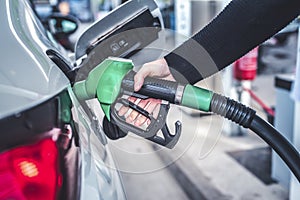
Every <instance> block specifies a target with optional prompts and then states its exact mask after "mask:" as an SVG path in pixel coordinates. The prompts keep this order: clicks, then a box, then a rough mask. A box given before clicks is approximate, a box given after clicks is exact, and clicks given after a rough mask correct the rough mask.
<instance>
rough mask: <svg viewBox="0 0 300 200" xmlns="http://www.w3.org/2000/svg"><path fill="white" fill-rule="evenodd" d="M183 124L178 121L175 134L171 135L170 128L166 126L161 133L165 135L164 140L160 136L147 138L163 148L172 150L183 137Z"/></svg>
mask: <svg viewBox="0 0 300 200" xmlns="http://www.w3.org/2000/svg"><path fill="white" fill-rule="evenodd" d="M181 129H182V128H181V122H180V121H176V123H175V134H170V131H169V128H168V126H167V124H165V125H164V126H163V127H162V129H161V132H162V134H163V136H164V137H163V138H162V137H161V136H159V135H157V134H156V135H154V136H152V137H150V138H147V139H148V140H150V141H152V142H155V143H157V144H160V145H162V146H165V147H167V148H169V149H172V148H173V147H174V146H175V145H176V144H177V142H178V140H179V137H180V135H181Z"/></svg>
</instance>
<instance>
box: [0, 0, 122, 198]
mask: <svg viewBox="0 0 300 200" xmlns="http://www.w3.org/2000/svg"><path fill="white" fill-rule="evenodd" d="M0 23H1V31H0V40H1V42H0V43H1V46H0V52H1V54H0V60H1V64H0V98H1V103H0V120H1V119H5V118H7V117H8V116H17V115H18V113H20V112H23V111H24V110H30V109H33V108H35V107H36V106H38V105H40V104H43V103H45V102H47V101H49V99H52V98H55V97H56V96H57V95H59V94H60V93H62V92H63V91H66V90H67V91H68V94H69V96H70V98H71V101H72V105H73V109H72V116H73V119H72V120H74V121H75V122H76V124H78V126H77V128H76V130H73V132H74V133H75V132H77V133H78V135H79V147H76V146H74V145H72V146H73V147H72V150H74V151H73V152H69V154H72V155H71V156H70V157H73V159H74V157H76V156H74V155H78V162H77V161H73V162H71V161H70V162H66V163H69V164H71V163H73V164H76V165H77V166H73V167H72V166H68V167H69V169H72V170H73V171H72V170H71V171H69V172H68V173H69V174H70V176H77V178H75V179H72V180H78V184H76V183H72V184H71V185H70V187H76V189H74V190H72V189H68V191H72V192H74V191H75V192H76V191H78V194H77V192H76V194H75V195H67V196H69V197H71V199H74V198H73V197H76V198H75V199H108V200H112V199H125V195H124V190H123V187H122V184H121V181H120V177H119V174H118V171H117V170H116V167H115V164H114V162H113V160H112V157H111V156H110V153H109V150H108V148H107V145H106V143H107V141H106V138H105V134H104V132H103V131H102V128H101V126H100V125H99V121H98V119H94V118H93V119H91V117H90V116H89V115H88V114H87V113H86V111H85V110H84V109H83V108H82V106H81V104H80V103H79V102H78V100H77V99H76V96H75V95H74V93H73V90H72V87H71V83H70V81H69V80H68V78H67V77H66V75H65V74H64V73H63V72H62V70H61V69H60V68H59V66H57V65H56V64H55V63H54V62H53V61H52V60H51V59H50V58H49V57H48V56H47V50H52V51H55V52H58V53H59V54H61V55H62V56H63V57H64V59H65V61H67V62H69V63H71V60H70V59H69V58H68V57H67V55H68V54H67V52H66V51H65V50H64V49H63V48H62V47H61V46H60V45H59V44H57V43H56V42H55V40H54V39H53V38H52V37H51V35H50V34H49V32H47V31H46V30H45V29H44V28H43V27H42V24H41V23H40V21H38V19H37V17H36V16H35V14H34V13H33V12H32V10H31V7H30V5H29V3H28V2H27V1H26V0H2V1H0ZM43 114H45V115H47V113H43ZM96 122H97V123H96ZM0 128H1V127H0ZM1 134H7V137H9V130H4V131H1ZM21 134H22V133H21ZM75 160H76V159H75ZM76 169H77V170H76ZM77 187H78V188H77Z"/></svg>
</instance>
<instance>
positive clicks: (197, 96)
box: [181, 84, 213, 112]
mask: <svg viewBox="0 0 300 200" xmlns="http://www.w3.org/2000/svg"><path fill="white" fill-rule="evenodd" d="M212 96H213V92H212V91H210V90H206V89H203V88H199V87H196V86H192V85H189V84H188V85H186V86H185V89H184V92H183V97H182V101H181V105H183V106H186V107H189V108H194V109H197V110H202V111H206V112H208V111H209V109H210V102H211V99H212Z"/></svg>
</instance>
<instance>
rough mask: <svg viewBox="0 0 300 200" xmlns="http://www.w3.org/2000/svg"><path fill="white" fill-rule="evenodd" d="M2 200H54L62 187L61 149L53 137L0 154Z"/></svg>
mask: <svg viewBox="0 0 300 200" xmlns="http://www.w3.org/2000/svg"><path fill="white" fill-rule="evenodd" d="M0 163H1V164H0V199H18V200H40V199H43V200H54V199H56V198H57V195H58V192H59V189H60V188H61V186H62V174H61V172H60V167H59V150H58V148H57V146H56V142H55V141H53V140H52V139H51V138H48V139H43V140H41V141H39V142H37V143H35V144H31V145H26V146H21V147H17V148H14V149H11V150H8V151H7V152H4V153H1V154H0Z"/></svg>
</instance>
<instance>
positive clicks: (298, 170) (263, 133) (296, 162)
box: [250, 115, 300, 182]
mask: <svg viewBox="0 0 300 200" xmlns="http://www.w3.org/2000/svg"><path fill="white" fill-rule="evenodd" d="M250 129H251V130H252V131H254V132H255V133H256V134H257V135H258V136H259V137H261V138H262V139H263V140H264V141H265V142H266V143H268V144H269V145H270V146H271V147H272V148H273V149H274V150H275V151H276V153H277V154H278V155H279V156H280V157H281V158H282V160H283V161H284V162H285V163H286V164H287V165H288V167H289V168H290V170H291V171H292V172H293V173H294V175H295V177H296V178H297V179H298V181H299V182H300V155H299V152H298V151H297V149H295V147H294V146H293V145H292V144H291V143H290V142H289V141H288V140H287V139H286V138H285V137H284V136H282V135H281V134H280V133H279V132H278V131H277V130H276V129H275V128H274V127H273V126H272V125H271V124H269V123H268V122H266V121H264V120H263V119H261V118H260V117H259V116H257V115H255V117H254V119H253V120H252V122H251V125H250Z"/></svg>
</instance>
